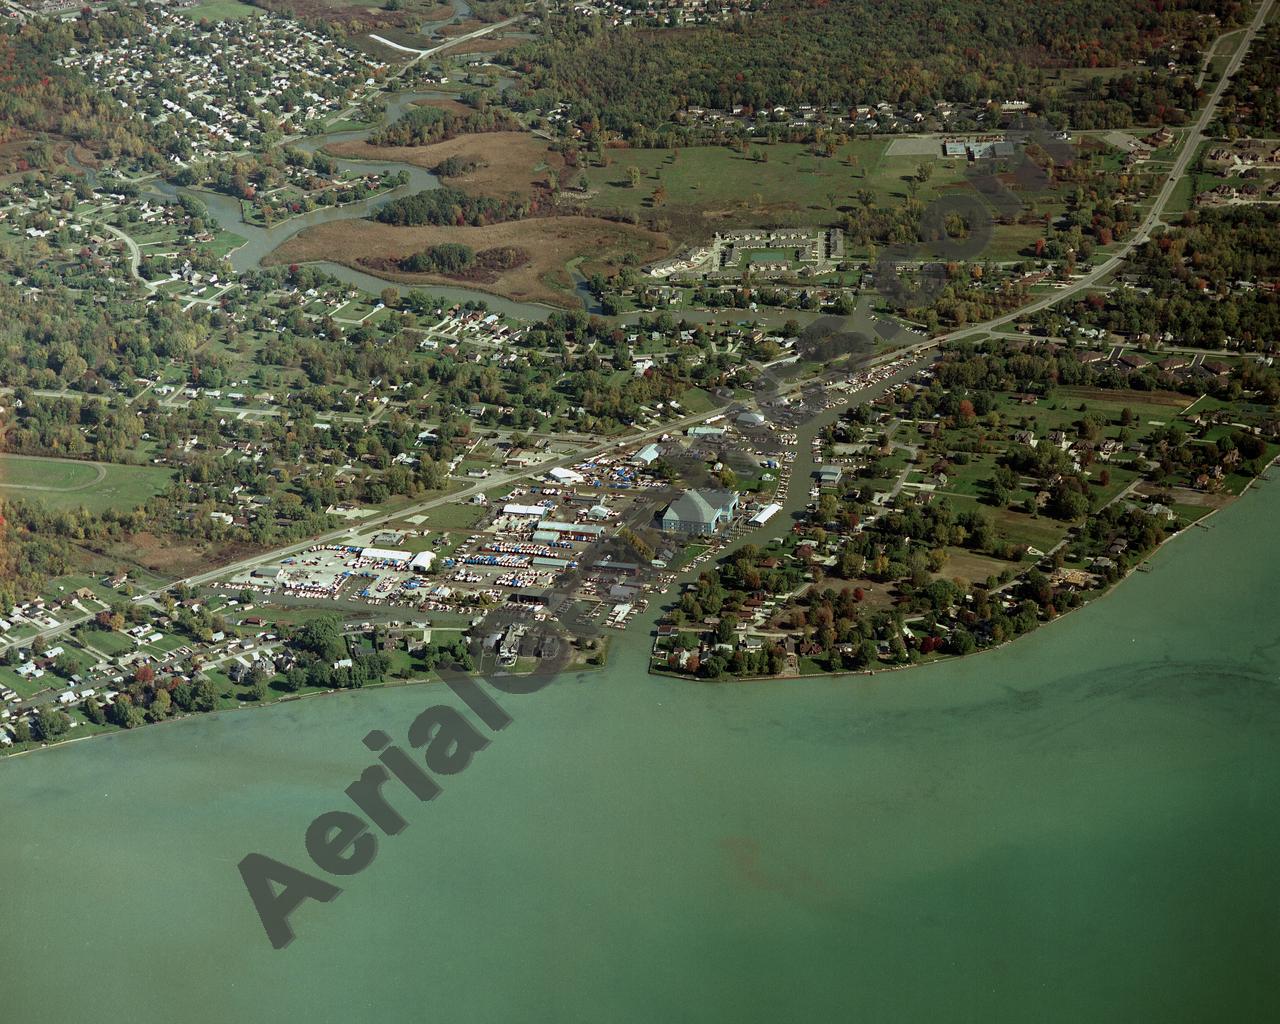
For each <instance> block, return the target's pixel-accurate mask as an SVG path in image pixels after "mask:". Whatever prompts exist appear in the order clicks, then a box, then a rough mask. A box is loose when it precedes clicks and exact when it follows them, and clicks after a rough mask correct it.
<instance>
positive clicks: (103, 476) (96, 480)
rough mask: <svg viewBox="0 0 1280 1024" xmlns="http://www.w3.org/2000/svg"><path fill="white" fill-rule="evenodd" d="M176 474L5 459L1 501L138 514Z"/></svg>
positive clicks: (1, 460)
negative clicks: (14, 499) (129, 511)
mask: <svg viewBox="0 0 1280 1024" xmlns="http://www.w3.org/2000/svg"><path fill="white" fill-rule="evenodd" d="M172 475H173V474H172V473H170V472H169V470H167V469H159V468H154V467H151V466H116V465H109V464H107V463H101V462H81V461H79V460H76V459H53V458H42V457H39V456H28V455H0V497H6V498H24V499H26V500H29V501H38V502H40V503H42V504H44V505H48V506H49V507H51V508H55V509H73V508H79V507H81V506H83V507H84V508H87V509H88V510H89V511H90V512H104V511H106V510H108V509H132V508H137V507H138V506H139V505H141V504H142V503H143V502H145V501H146V500H147V499H148V498H150V497H152V496H154V495H156V494H159V493H160V492H161V491H163V490H164V489H165V488H166V487H167V486H168V485H169V481H170V479H172Z"/></svg>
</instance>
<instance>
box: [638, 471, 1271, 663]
mask: <svg viewBox="0 0 1280 1024" xmlns="http://www.w3.org/2000/svg"><path fill="white" fill-rule="evenodd" d="M1278 462H1280V454H1278V455H1276V456H1275V457H1274V458H1272V460H1271V461H1270V462H1268V463H1267V464H1266V465H1265V466H1263V467H1262V471H1261V472H1260V473H1259V474H1258V475H1257V476H1255V477H1253V478H1252V479H1251V480H1250V481H1249V482H1248V483H1247V484H1245V485H1244V487H1243V488H1241V490H1240V493H1239V494H1237V495H1234V496H1233V497H1232V498H1231V500H1230V501H1228V502H1226V503H1225V504H1223V505H1219V506H1218V507H1217V508H1213V509H1210V510H1209V511H1208V512H1207V513H1205V514H1204V515H1203V516H1201V517H1200V518H1199V519H1197V520H1196V521H1195V522H1194V523H1190V524H1188V525H1187V526H1186V527H1185V528H1184V529H1181V530H1178V531H1177V532H1176V533H1171V534H1170V535H1169V536H1168V537H1166V538H1165V539H1164V540H1162V541H1161V542H1160V543H1159V544H1157V545H1156V546H1155V547H1154V548H1152V549H1151V551H1150V553H1149V554H1147V555H1146V557H1144V558H1143V559H1142V560H1141V561H1140V562H1138V563H1136V564H1135V565H1134V566H1133V568H1131V569H1130V570H1129V571H1128V572H1126V573H1125V574H1124V575H1123V576H1121V577H1120V578H1119V579H1118V580H1116V581H1115V582H1114V583H1113V584H1111V586H1109V587H1107V588H1106V589H1105V590H1103V591H1102V592H1101V593H1099V594H1098V596H1097V597H1094V598H1091V599H1090V600H1088V601H1086V602H1085V603H1083V604H1081V605H1078V606H1077V607H1075V608H1072V609H1070V610H1069V611H1067V612H1065V613H1063V614H1061V615H1055V616H1054V617H1053V618H1052V619H1049V620H1047V621H1045V622H1041V623H1039V624H1038V625H1037V626H1036V628H1035V629H1032V630H1030V631H1028V632H1026V633H1023V634H1022V635H1021V636H1015V637H1010V638H1009V639H1008V640H1005V641H1002V642H1001V643H998V644H994V645H993V646H991V647H983V648H981V649H980V650H976V651H971V652H970V653H968V654H952V655H948V656H946V657H942V658H937V659H935V660H933V661H919V662H908V663H907V664H905V665H882V666H880V667H879V668H864V669H848V670H844V669H842V670H841V671H839V672H799V673H797V674H796V675H793V676H734V675H725V676H722V677H720V678H719V679H704V678H700V677H698V676H690V675H683V674H681V673H679V672H668V671H663V670H661V669H655V668H653V666H652V661H653V657H652V648H650V654H649V660H650V666H649V670H648V672H647V673H646V674H647V675H650V676H655V677H660V678H664V679H675V680H678V681H680V682H684V683H706V684H708V685H711V686H718V685H722V684H725V683H728V684H731V685H732V684H736V683H764V682H788V681H790V680H793V679H805V680H808V679H848V678H851V677H855V676H861V677H870V676H878V675H884V674H886V673H889V672H902V671H905V670H907V669H926V668H932V667H934V666H936V665H947V664H950V663H952V662H957V661H963V660H965V659H967V658H976V657H978V656H979V655H983V654H990V653H992V652H993V651H999V650H1003V649H1004V648H1006V647H1009V646H1010V645H1012V644H1015V643H1017V642H1018V641H1019V640H1023V639H1026V638H1027V637H1030V636H1035V635H1036V634H1038V633H1039V632H1040V631H1041V630H1042V629H1045V628H1047V627H1049V626H1052V625H1053V624H1054V623H1055V622H1061V621H1063V620H1064V619H1068V618H1071V617H1072V614H1073V613H1074V612H1082V611H1084V610H1085V609H1086V608H1090V607H1092V606H1093V605H1095V604H1096V603H1097V602H1099V601H1101V600H1103V599H1104V598H1107V597H1109V596H1111V595H1112V594H1114V593H1115V592H1116V591H1117V590H1119V589H1120V587H1121V586H1122V585H1123V584H1125V583H1126V582H1128V581H1129V579H1131V578H1132V576H1133V574H1134V573H1136V572H1139V571H1141V567H1142V566H1143V565H1146V564H1147V563H1149V562H1150V561H1151V559H1153V558H1154V557H1155V556H1156V555H1157V554H1159V553H1160V552H1162V551H1164V550H1165V549H1166V548H1167V547H1168V546H1169V545H1170V544H1171V543H1172V542H1173V541H1175V540H1177V539H1178V538H1179V537H1183V536H1185V535H1187V534H1189V533H1190V532H1191V531H1192V530H1193V529H1195V528H1196V527H1202V528H1203V529H1206V530H1207V529H1209V527H1208V526H1204V525H1203V524H1204V523H1205V522H1206V521H1207V520H1209V519H1210V518H1212V517H1213V516H1214V515H1216V514H1217V513H1219V512H1221V511H1222V510H1223V509H1227V508H1231V507H1232V506H1233V505H1235V504H1236V503H1237V502H1238V501H1240V499H1241V498H1243V497H1244V496H1245V495H1246V494H1248V493H1249V490H1250V489H1251V488H1252V487H1253V486H1254V484H1256V483H1257V482H1258V481H1259V480H1262V479H1263V478H1264V477H1265V475H1266V474H1267V472H1268V471H1269V470H1270V469H1271V468H1272V467H1273V466H1275V465H1276V463H1278ZM1023 575H1025V574H1023Z"/></svg>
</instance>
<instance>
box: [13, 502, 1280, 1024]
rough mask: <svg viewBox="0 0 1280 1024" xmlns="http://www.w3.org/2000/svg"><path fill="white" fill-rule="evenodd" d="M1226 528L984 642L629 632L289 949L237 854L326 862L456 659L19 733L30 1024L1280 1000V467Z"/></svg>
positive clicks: (1026, 1008)
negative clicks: (105, 724) (131, 724)
mask: <svg viewBox="0 0 1280 1024" xmlns="http://www.w3.org/2000/svg"><path fill="white" fill-rule="evenodd" d="M1211 522H1212V523H1213V526H1212V528H1211V529H1209V530H1192V531H1190V532H1189V534H1188V535H1187V536H1184V537H1181V538H1179V539H1177V540H1175V541H1174V542H1173V543H1172V544H1171V545H1170V546H1169V547H1168V548H1166V549H1165V550H1164V551H1162V552H1160V553H1159V554H1158V555H1157V556H1156V557H1155V558H1154V559H1153V565H1154V569H1153V571H1152V572H1150V573H1144V574H1138V575H1136V576H1135V577H1134V578H1133V579H1131V580H1129V581H1128V582H1126V583H1124V584H1123V585H1122V586H1121V587H1120V588H1119V589H1118V590H1117V591H1116V592H1114V593H1113V594H1111V595H1110V596H1108V597H1106V598H1104V599H1102V600H1100V601H1098V602H1097V603H1096V604H1094V605H1093V606H1091V607H1089V608H1086V609H1084V610H1083V611H1080V612H1078V613H1073V614H1072V615H1070V616H1068V617H1066V618H1065V619H1063V620H1062V621H1059V622H1057V623H1055V624H1053V625H1051V626H1049V627H1046V628H1045V629H1043V630H1041V631H1040V632H1039V633H1037V634H1036V635H1034V636H1032V637H1029V638H1026V639H1024V640H1021V641H1019V642H1017V643H1015V644H1012V645H1010V646H1008V647H1005V648H1003V649H1001V650H999V651H996V652H992V653H988V654H984V655H980V656H977V657H974V658H970V659H967V660H964V661H962V662H955V663H949V664H944V665H939V666H931V667H926V668H921V669H914V670H910V671H907V672H900V673H888V674H884V675H880V676H876V677H874V678H868V677H858V678H845V679H824V680H813V681H790V682H776V683H750V684H737V685H734V684H721V685H703V684H695V683H688V682H677V681H674V680H668V679H658V678H652V677H649V676H646V675H645V673H644V664H645V653H646V648H647V644H648V639H647V637H645V636H644V635H643V633H644V630H643V628H641V629H640V630H633V631H632V632H631V633H630V634H628V635H627V638H626V639H625V641H621V642H619V643H618V644H617V646H616V649H615V652H614V655H615V656H614V658H613V661H612V664H611V666H610V667H609V668H608V670H606V671H605V672H602V673H598V674H596V675H594V676H590V677H575V678H567V679H563V680H560V681H558V682H557V683H555V684H553V685H552V686H551V687H549V688H548V689H547V690H544V691H543V692H541V693H538V694H533V695H528V696H522V697H506V696H504V697H503V698H502V702H503V704H504V705H505V706H506V707H507V709H508V710H509V711H510V713H511V714H512V716H513V718H514V722H513V723H512V725H511V726H510V727H509V728H507V729H506V730H505V731H504V732H502V733H500V734H497V735H495V736H494V737H493V741H492V743H491V745H490V746H489V747H488V748H487V749H486V750H484V751H482V752H481V753H480V754H478V755H477V757H476V760H475V763H474V764H473V765H472V766H471V767H470V768H469V769H468V770H467V771H466V772H464V773H462V774H460V775H456V776H453V777H450V778H444V779H442V780H441V781H442V783H443V785H444V793H443V795H441V797H440V798H439V799H438V800H436V801H435V802H434V803H432V804H430V805H419V804H416V803H415V804H414V805H413V806H410V805H409V803H408V802H407V801H406V800H400V801H399V806H400V809H401V810H402V811H403V812H404V814H405V816H406V817H407V818H408V819H409V827H408V828H407V829H406V830H405V831H404V832H403V833H402V834H400V835H399V836H396V837H390V838H384V839H382V840H381V843H380V846H379V851H378V855H377V858H376V859H375V860H374V862H373V863H372V864H371V865H370V866H369V867H368V868H367V869H366V870H365V871H364V872H363V873H361V874H359V875H355V876H351V877H349V878H347V879H343V880H340V884H342V885H343V886H344V888H345V891H344V892H343V893H342V895H341V896H339V897H338V898H337V899H336V900H335V901H334V902H332V903H329V904H327V905H320V904H314V903H313V904H308V905H305V906H304V907H302V908H301V909H300V910H299V911H298V912H297V913H296V914H295V915H294V916H293V918H292V922H293V924H294V926H295V928H296V930H297V938H296V940H295V941H294V942H293V944H292V945H291V946H289V947H288V948H286V949H284V950H281V951H275V950H273V949H272V948H271V947H270V945H269V944H268V942H267V940H266V938H265V935H264V934H263V931H262V928H261V925H260V923H259V921H258V919H257V917H256V915H255V913H254V910H253V908H252V906H251V904H250V902H249V899H248V897H247V895H246V893H245V890H244V888H243V885H242V883H241V881H240V877H239V875H238V873H237V870H236V864H237V862H238V861H239V860H240V858H241V857H242V856H244V854H246V853H248V852H250V851H261V852H263V853H267V854H270V855H272V856H275V857H278V858H280V859H283V860H286V861H288V862H290V863H294V864H297V865H298V866H300V867H305V866H310V863H309V860H308V859H307V857H306V855H305V853H304V852H303V847H302V835H303V831H304V830H305V828H306V826H307V824H308V823H309V822H310V820H311V819H312V818H313V817H315V816H316V815H317V814H320V813H321V812H323V811H325V810H328V809H331V808H341V807H344V806H346V804H347V801H346V798H345V797H344V796H343V795H342V790H343V788H344V787H345V786H346V785H347V784H348V783H349V782H350V781H351V780H353V779H354V778H355V777H356V775H357V774H358V773H359V772H360V770H361V769H362V768H363V767H364V766H365V765H367V764H369V763H370V762H371V756H370V755H369V753H368V751H366V750H365V749H364V747H363V746H362V745H361V742H360V741H361V737H362V736H363V735H364V734H365V732H366V731H368V730H369V729H371V728H384V729H386V730H387V731H388V732H390V733H391V734H392V735H393V736H394V737H395V738H396V739H397V741H399V742H403V738H404V735H405V730H406V729H407V727H408V724H409V723H410V722H411V721H412V719H413V718H414V716H415V715H416V714H417V713H418V711H419V710H421V709H422V708H423V707H425V706H426V705H427V704H429V703H433V702H435V701H437V700H447V701H448V702H450V703H457V702H456V698H453V697H452V695H451V694H449V693H448V691H446V690H445V689H444V688H443V687H409V688H403V689H398V690H392V691H384V692H378V693H373V692H370V693H363V694H350V695H340V696H334V697H326V698H322V699H313V700H310V701H305V702H301V703H295V704H292V705H283V706H279V707H276V708H272V709H268V710H265V711H261V712H252V713H251V712H236V713H231V714H227V715H223V716H218V717H207V718H200V719H192V720H188V721H185V722H181V723H176V724H172V725H168V726H164V727H158V728H146V729H140V730H138V731H137V732H134V733H131V734H122V735H116V736H111V737H108V738H104V739H96V740H93V741H90V742H85V743H79V744H74V745H72V746H70V747H65V748H62V749H55V750H50V751H44V752H41V753H38V754H36V755H34V756H28V757H22V758H17V759H13V760H10V761H9V762H7V763H3V764H0V892H3V900H2V901H0V907H2V908H3V915H4V926H3V928H0V965H3V966H2V967H0V994H2V995H3V999H4V1009H5V1018H6V1019H8V1020H14V1021H56V1022H59V1024H63V1022H68V1024H69V1022H81V1021H94V1022H115V1021H120V1022H126V1021H127V1022H138V1024H144V1022H152V1021H154V1022H165V1024H174V1022H179V1024H203V1022H230V1021H235V1022H256V1021H273V1022H279V1021H306V1022H311V1024H320V1022H328V1021H335V1022H336V1021H343V1022H347V1021H410V1020H412V1021H422V1020H431V1019H437V1018H438V1019H442V1020H451V1021H460V1022H468V1024H470V1022H490V1021H493V1022H497V1021H503V1022H505V1021H521V1022H544V1021H545V1022H573V1021H584V1022H587V1021H589V1022H596V1024H611V1022H631V1021H635V1022H668V1021H671V1022H676V1021H700V1022H701V1021H732V1022H755V1021H762V1022H763V1021H769V1022H791V1021H874V1022H878V1021H887V1022H904V1021H910V1022H915V1021H928V1022H938V1021H983V1022H992V1021H1016V1022H1030V1021H1035V1022H1049V1021H1071V1022H1079V1021H1088V1022H1110V1021H1116V1022H1126V1024H1133V1022H1144V1021H1159V1022H1162V1024H1167V1022H1175V1021H1176V1022H1181V1021H1186V1022H1218V1021H1232V1022H1236V1021H1273V1020H1277V1019H1280V987H1278V986H1277V984H1276V975H1277V962H1278V959H1280V867H1278V864H1280V861H1278V859H1277V851H1278V850H1280V800H1278V799H1277V797H1278V795H1280V624H1278V622H1277V611H1276V609H1277V605H1278V602H1277V597H1280V586H1277V583H1276V580H1277V576H1278V575H1280V553H1278V552H1277V550H1276V546H1275V534H1276V529H1275V526H1276V523H1277V522H1280V485H1277V484H1274V483H1264V484H1262V485H1261V486H1260V487H1259V488H1257V489H1255V490H1254V491H1253V492H1251V493H1250V494H1249V495H1248V496H1247V497H1245V498H1244V499H1243V500H1242V501H1241V502H1239V503H1238V504H1237V505H1236V506H1234V507H1233V508H1231V509H1229V510H1227V511H1226V512H1225V513H1223V514H1221V515H1219V516H1216V517H1214V518H1213V519H1212V520H1211ZM389 792H392V791H391V790H389ZM396 796H398V794H393V799H395V798H396Z"/></svg>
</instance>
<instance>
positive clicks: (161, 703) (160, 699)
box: [147, 688, 173, 722]
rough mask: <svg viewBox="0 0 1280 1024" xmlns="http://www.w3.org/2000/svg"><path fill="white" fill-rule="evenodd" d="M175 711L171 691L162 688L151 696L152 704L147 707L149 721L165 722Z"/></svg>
mask: <svg viewBox="0 0 1280 1024" xmlns="http://www.w3.org/2000/svg"><path fill="white" fill-rule="evenodd" d="M172 713H173V698H172V697H171V696H170V695H169V691H168V690H166V689H164V688H161V689H159V690H157V691H156V693H155V696H154V697H152V698H151V706H150V707H149V708H147V721H149V722H163V721H164V720H165V719H166V718H168V717H169V715H171V714H172Z"/></svg>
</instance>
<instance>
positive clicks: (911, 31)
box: [510, 0, 1242, 135]
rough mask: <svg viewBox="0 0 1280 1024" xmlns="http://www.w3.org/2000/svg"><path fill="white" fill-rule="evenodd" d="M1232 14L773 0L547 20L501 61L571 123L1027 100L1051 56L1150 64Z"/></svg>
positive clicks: (633, 123)
mask: <svg viewBox="0 0 1280 1024" xmlns="http://www.w3.org/2000/svg"><path fill="white" fill-rule="evenodd" d="M1241 12H1242V4H1241V3H1240V2H1239V0H1174V2H1169V3H1156V2H1142V3H1131V4H1115V3H1109V2H1106V0H1083V2H1079V3H1072V4H1063V3H1059V2H1056V0H1030V2H1028V3H1023V4H1017V5H1011V6H1009V5H994V4H990V3H974V2H956V0H952V2H949V3H942V4H937V3H932V2H928V0H861V2H855V3H840V4H832V3H828V2H825V0H780V2H778V3H776V4H773V5H771V7H770V9H769V11H768V12H767V13H765V14H758V15H755V16H752V17H748V18H742V19H738V20H736V21H734V22H731V23H727V24H724V25H719V26H717V27H716V28H714V29H690V30H685V31H660V32H655V31H647V30H643V29H612V30H610V29H606V28H605V27H604V26H603V25H602V24H601V23H600V22H599V21H598V20H593V19H590V18H585V17H577V16H572V15H570V16H568V17H565V18H552V19H549V20H548V22H547V24H546V27H545V29H544V31H543V32H542V34H541V35H540V37H539V38H538V39H537V40H535V41H533V42H531V43H529V44H527V45H525V46H523V47H520V48H518V49H517V50H515V51H513V52H512V54H511V57H510V60H511V62H512V63H513V65H514V66H515V67H516V68H517V69H518V70H520V71H522V72H525V73H526V75H527V77H526V79H525V80H524V82H523V83H522V85H520V86H517V89H523V90H524V91H525V93H526V96H527V97H529V98H533V97H536V98H537V105H538V106H541V107H542V108H543V109H547V108H549V107H551V106H553V105H554V103H556V102H569V103H571V104H572V106H573V112H574V115H575V118H576V120H577V121H578V122H579V123H588V122H594V123H598V124H600V125H601V126H602V127H604V128H606V129H608V130H610V131H616V132H621V133H624V134H628V135H635V134H636V133H638V132H643V131H647V130H649V129H652V128H654V127H656V126H659V125H661V124H663V123H665V122H667V121H669V120H670V119H671V118H672V116H673V115H674V114H675V113H676V112H677V111H679V110H681V109H683V108H685V107H687V106H691V105H693V106H703V107H710V108H715V109H729V108H732V107H734V106H742V107H744V108H747V109H749V110H766V109H769V108H771V107H773V106H774V105H783V106H786V107H789V108H792V109H794V108H795V107H797V106H799V105H801V104H813V105H815V106H819V107H823V108H826V107H831V106H834V107H837V108H843V109H848V108H849V107H851V106H853V105H854V104H859V103H875V102H881V101H883V102H887V103H890V104H893V105H895V106H903V107H912V106H914V107H915V108H916V109H918V110H922V111H929V110H932V109H933V107H934V105H935V104H936V103H937V102H939V101H942V100H947V101H950V102H957V103H972V102H978V103H980V102H984V101H985V100H987V99H1014V98H1028V99H1037V98H1039V97H1040V95H1041V94H1042V93H1043V92H1044V90H1045V89H1046V87H1047V85H1048V83H1049V79H1050V75H1051V74H1052V73H1053V72H1054V71H1055V70H1056V69H1064V68H1085V69H1088V68H1103V67H1114V66H1121V65H1126V64H1129V63H1136V62H1137V61H1143V62H1145V63H1146V64H1147V65H1148V66H1149V67H1163V66H1164V64H1165V63H1166V61H1167V59H1168V55H1169V47H1170V45H1171V44H1176V45H1177V46H1178V47H1182V46H1185V45H1187V44H1188V43H1189V44H1191V48H1192V49H1194V48H1196V47H1203V46H1204V44H1206V43H1207V42H1208V41H1209V40H1210V39H1212V38H1213V37H1215V36H1216V35H1218V34H1219V33H1220V32H1221V31H1222V26H1223V25H1225V24H1234V23H1236V22H1238V21H1239V20H1240V17H1241ZM1210 16H1213V17H1210ZM833 55H838V56H833ZM1143 84H1144V83H1139V82H1137V81H1136V80H1135V81H1134V82H1132V83H1129V85H1128V86H1124V85H1122V86H1120V87H1117V88H1114V89H1109V88H1108V87H1107V86H1105V85H1102V84H1101V83H1099V84H1098V85H1097V87H1096V91H1097V94H1096V96H1094V97H1093V98H1092V100H1091V106H1090V107H1089V109H1090V110H1091V111H1092V115H1091V116H1092V117H1093V118H1094V119H1096V120H1104V119H1112V120H1114V119H1116V118H1119V119H1121V120H1126V121H1127V120H1129V119H1131V118H1132V117H1133V116H1134V114H1133V113H1132V112H1131V106H1133V105H1136V109H1139V110H1146V108H1147V107H1151V108H1152V109H1151V110H1150V111H1149V112H1150V113H1151V114H1152V115H1153V116H1154V115H1155V114H1156V110H1155V109H1154V108H1155V107H1156V106H1159V105H1160V103H1161V101H1160V100H1159V98H1156V99H1155V100H1154V101H1152V100H1151V99H1150V97H1149V96H1148V95H1146V94H1145V92H1149V90H1146V91H1144V88H1140V87H1138V86H1142V85H1143ZM517 96H519V93H517ZM1187 101H1188V96H1187V95H1186V93H1185V90H1184V91H1182V92H1179V91H1177V90H1169V96H1168V100H1167V102H1169V103H1186V102H1187ZM1109 105H1110V107H1111V108H1112V109H1111V112H1110V114H1108V113H1107V111H1108V106H1109Z"/></svg>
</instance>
